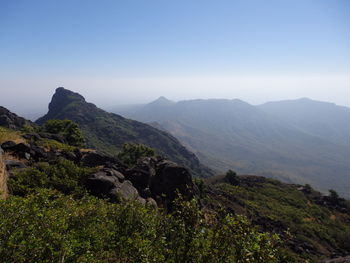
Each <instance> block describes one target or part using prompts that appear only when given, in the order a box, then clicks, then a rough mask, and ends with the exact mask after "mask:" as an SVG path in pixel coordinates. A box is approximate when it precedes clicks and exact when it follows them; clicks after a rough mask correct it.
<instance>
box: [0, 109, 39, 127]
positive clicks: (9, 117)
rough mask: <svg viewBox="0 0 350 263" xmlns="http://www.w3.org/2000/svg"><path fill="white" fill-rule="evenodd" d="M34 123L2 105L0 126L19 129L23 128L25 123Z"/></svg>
mask: <svg viewBox="0 0 350 263" xmlns="http://www.w3.org/2000/svg"><path fill="white" fill-rule="evenodd" d="M32 124H33V123H32V122H30V121H28V120H26V119H24V118H22V117H19V116H17V115H16V114H14V113H12V112H11V111H9V110H8V109H6V108H4V107H1V106H0V126H3V127H6V128H9V129H14V130H19V129H21V128H23V127H24V126H25V125H32Z"/></svg>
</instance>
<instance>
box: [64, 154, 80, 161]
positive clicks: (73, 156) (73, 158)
mask: <svg viewBox="0 0 350 263" xmlns="http://www.w3.org/2000/svg"><path fill="white" fill-rule="evenodd" d="M62 155H63V157H64V158H65V159H67V160H70V161H74V162H77V156H76V155H75V154H74V153H73V152H63V153H62Z"/></svg>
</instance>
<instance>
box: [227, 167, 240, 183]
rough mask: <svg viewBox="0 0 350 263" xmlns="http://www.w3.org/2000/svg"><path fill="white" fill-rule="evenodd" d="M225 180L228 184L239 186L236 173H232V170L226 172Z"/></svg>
mask: <svg viewBox="0 0 350 263" xmlns="http://www.w3.org/2000/svg"><path fill="white" fill-rule="evenodd" d="M225 179H226V180H227V182H228V183H230V184H232V185H238V184H239V180H238V176H237V173H236V172H234V171H232V170H228V171H227V172H226V177H225Z"/></svg>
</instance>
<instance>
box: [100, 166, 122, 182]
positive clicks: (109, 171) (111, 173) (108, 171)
mask: <svg viewBox="0 0 350 263" xmlns="http://www.w3.org/2000/svg"><path fill="white" fill-rule="evenodd" d="M102 171H103V172H105V173H106V174H107V175H109V176H114V177H117V178H118V180H119V181H120V182H123V181H124V180H125V176H124V175H123V174H122V173H121V172H118V171H117V170H115V169H113V168H103V169H102Z"/></svg>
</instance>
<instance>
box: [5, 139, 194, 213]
mask: <svg viewBox="0 0 350 263" xmlns="http://www.w3.org/2000/svg"><path fill="white" fill-rule="evenodd" d="M27 137H28V140H31V139H32V137H31V136H27ZM1 146H2V147H3V149H4V152H6V153H7V154H8V155H9V156H12V158H11V159H8V160H5V161H4V162H2V163H3V170H4V171H5V170H7V171H9V172H10V174H11V171H12V170H13V169H22V168H26V167H30V166H31V165H34V164H35V163H36V162H38V161H44V162H49V163H55V162H56V161H57V160H58V158H65V159H68V160H71V161H73V162H75V163H76V164H79V165H81V166H87V167H98V171H97V172H95V173H93V174H91V175H90V176H89V177H87V178H86V179H85V181H84V182H83V183H84V185H85V187H86V188H87V190H88V191H89V192H90V193H91V194H93V195H95V196H98V197H102V198H108V199H109V200H110V201H112V202H118V201H120V200H129V201H130V200H131V201H134V200H136V201H139V202H141V203H142V204H146V203H148V204H150V205H152V206H161V207H164V208H167V209H171V206H172V202H173V201H174V199H175V198H176V197H177V196H178V195H179V194H181V195H182V197H184V198H185V199H190V198H192V196H193V192H194V191H193V183H192V178H191V174H190V172H189V171H188V170H187V169H186V168H184V167H183V166H180V165H178V164H176V163H174V162H171V161H168V160H165V159H164V158H161V157H157V158H156V157H152V158H151V157H146V158H141V159H140V160H138V163H137V165H136V166H135V167H133V168H131V169H130V168H128V167H127V166H125V165H124V164H123V163H121V162H120V161H119V160H118V159H116V158H113V157H110V156H108V155H105V154H103V153H100V152H97V151H81V150H79V149H75V150H74V151H71V152H70V151H63V150H61V151H60V150H47V149H44V148H43V147H40V146H38V144H37V143H36V140H31V141H30V142H28V143H15V142H12V141H7V142H4V143H3V144H2V145H1ZM5 168H6V169H5Z"/></svg>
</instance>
